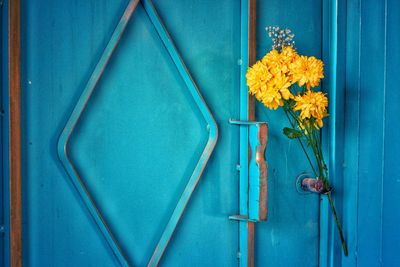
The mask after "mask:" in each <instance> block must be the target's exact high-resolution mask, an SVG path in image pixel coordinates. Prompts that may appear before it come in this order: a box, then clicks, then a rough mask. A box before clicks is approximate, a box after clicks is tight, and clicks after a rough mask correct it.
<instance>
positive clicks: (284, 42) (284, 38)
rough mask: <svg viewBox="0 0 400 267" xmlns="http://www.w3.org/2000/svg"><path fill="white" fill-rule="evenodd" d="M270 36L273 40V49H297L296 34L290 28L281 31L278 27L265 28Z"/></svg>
mask: <svg viewBox="0 0 400 267" xmlns="http://www.w3.org/2000/svg"><path fill="white" fill-rule="evenodd" d="M265 30H266V31H267V33H268V36H269V37H270V38H272V42H273V45H272V49H275V50H278V51H281V50H282V48H283V47H285V46H291V47H293V48H294V47H295V41H294V40H293V39H294V34H293V33H292V31H291V30H290V29H288V28H286V29H281V28H279V27H278V26H268V27H266V28H265Z"/></svg>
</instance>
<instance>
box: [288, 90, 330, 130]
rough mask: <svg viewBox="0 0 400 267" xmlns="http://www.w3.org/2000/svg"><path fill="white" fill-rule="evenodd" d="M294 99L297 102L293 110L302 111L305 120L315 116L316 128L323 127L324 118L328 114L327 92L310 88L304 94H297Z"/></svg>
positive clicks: (302, 117)
mask: <svg viewBox="0 0 400 267" xmlns="http://www.w3.org/2000/svg"><path fill="white" fill-rule="evenodd" d="M294 100H295V101H296V104H295V106H294V107H293V110H295V111H300V118H301V119H302V120H303V121H308V120H309V119H311V118H314V119H315V124H314V126H315V127H316V128H321V127H322V126H323V122H322V119H323V118H324V117H326V116H327V115H328V113H327V107H328V98H327V97H326V95H325V94H323V93H322V92H314V91H312V90H308V91H307V92H306V93H304V94H303V95H301V94H299V95H297V96H295V97H294Z"/></svg>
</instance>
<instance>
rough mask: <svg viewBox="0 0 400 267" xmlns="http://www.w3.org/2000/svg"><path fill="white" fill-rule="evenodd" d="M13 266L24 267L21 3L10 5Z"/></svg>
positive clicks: (11, 258) (9, 51)
mask: <svg viewBox="0 0 400 267" xmlns="http://www.w3.org/2000/svg"><path fill="white" fill-rule="evenodd" d="M8 12H9V13H8V23H9V24H8V62H9V63H8V64H9V66H8V67H9V101H10V130H9V131H10V132H9V134H10V150H9V157H10V184H9V186H10V265H11V266H12V267H18V266H22V230H21V221H22V212H21V207H22V205H21V84H20V58H21V57H20V0H12V1H9V10H8Z"/></svg>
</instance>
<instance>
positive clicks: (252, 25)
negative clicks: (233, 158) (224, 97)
mask: <svg viewBox="0 0 400 267" xmlns="http://www.w3.org/2000/svg"><path fill="white" fill-rule="evenodd" d="M248 27H249V28H248V34H249V36H248V57H249V66H251V65H253V64H254V63H255V62H256V0H249V16H248ZM248 117H249V121H254V120H255V100H254V97H253V96H252V95H250V94H248ZM249 151H251V150H250V147H249ZM249 161H250V156H249ZM247 233H248V234H247V236H248V239H247V247H248V255H247V266H249V267H252V266H254V235H255V231H254V223H253V222H248V223H247Z"/></svg>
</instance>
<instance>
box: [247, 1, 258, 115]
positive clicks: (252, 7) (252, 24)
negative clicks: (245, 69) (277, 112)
mask: <svg viewBox="0 0 400 267" xmlns="http://www.w3.org/2000/svg"><path fill="white" fill-rule="evenodd" d="M256 12H257V9H256V0H250V1H249V46H248V47H249V66H251V65H253V64H254V63H255V62H256V31H257V27H256V15H257V14H256ZM255 117H256V115H255V102H254V97H253V96H251V95H250V94H249V120H250V121H254V120H255Z"/></svg>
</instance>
